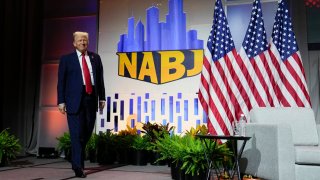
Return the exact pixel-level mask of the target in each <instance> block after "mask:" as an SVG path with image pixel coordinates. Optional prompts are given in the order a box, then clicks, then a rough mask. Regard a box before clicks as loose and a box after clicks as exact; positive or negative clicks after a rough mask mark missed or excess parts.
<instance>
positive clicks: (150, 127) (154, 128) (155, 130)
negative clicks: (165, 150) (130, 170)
mask: <svg viewBox="0 0 320 180" xmlns="http://www.w3.org/2000/svg"><path fill="white" fill-rule="evenodd" d="M173 128H174V127H173V126H171V127H170V126H169V123H167V124H166V125H159V124H156V123H150V122H147V123H145V124H143V126H142V129H143V131H141V132H142V133H145V135H146V136H147V137H148V138H149V139H150V142H151V143H150V146H149V147H148V151H149V156H150V163H151V164H152V165H164V164H166V161H157V159H159V156H160V155H159V153H158V152H157V150H156V149H155V146H154V143H155V142H156V140H157V139H159V138H161V137H163V136H164V135H167V134H170V131H171V130H173Z"/></svg>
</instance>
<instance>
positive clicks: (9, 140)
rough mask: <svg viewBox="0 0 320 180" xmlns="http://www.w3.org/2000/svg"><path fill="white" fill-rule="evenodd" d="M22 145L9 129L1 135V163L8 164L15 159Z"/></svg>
mask: <svg viewBox="0 0 320 180" xmlns="http://www.w3.org/2000/svg"><path fill="white" fill-rule="evenodd" d="M20 150H21V145H20V143H19V139H17V138H16V137H15V136H14V135H11V134H10V133H9V131H8V129H4V130H3V131H1V133H0V163H4V164H7V163H8V162H9V161H10V160H12V159H15V158H16V155H17V154H19V152H20Z"/></svg>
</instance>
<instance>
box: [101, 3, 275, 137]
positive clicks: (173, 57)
mask: <svg viewBox="0 0 320 180" xmlns="http://www.w3.org/2000/svg"><path fill="white" fill-rule="evenodd" d="M214 2H215V1H212V0H201V1H194V0H117V1H114V0H101V1H100V12H99V13H100V14H99V35H98V36H99V39H98V53H99V54H100V56H101V58H102V62H103V66H104V78H105V86H106V95H107V99H106V108H105V109H104V111H103V112H100V113H99V115H98V119H97V124H96V131H97V132H99V131H106V130H107V129H111V130H113V131H114V132H118V131H119V130H122V129H125V128H126V125H128V126H130V127H133V126H136V127H137V128H138V129H139V128H141V126H142V123H146V122H151V123H159V124H167V123H169V124H170V126H175V132H176V133H183V132H185V130H189V129H190V128H191V127H196V126H197V125H201V124H206V116H205V114H204V113H203V110H202V107H201V105H200V102H199V101H198V96H197V92H198V89H199V85H200V73H201V69H202V61H203V53H204V52H203V49H204V46H205V45H206V42H207V39H208V36H209V33H210V30H211V26H212V22H213V10H214ZM274 4H276V3H274ZM240 5H242V4H240ZM251 6H252V4H251V3H249V4H248V7H250V8H251ZM250 8H248V10H247V9H246V10H244V11H241V10H240V9H241V7H240V9H239V10H238V11H237V10H236V6H234V5H233V6H230V10H231V9H233V11H234V13H230V14H232V15H233V19H232V17H228V20H229V21H230V22H234V25H232V24H230V28H231V31H232V35H233V36H237V37H238V36H239V35H241V36H244V33H245V31H246V28H247V25H246V24H248V22H249V18H250ZM226 12H227V9H226ZM237 16H241V17H243V18H242V19H241V21H239V20H237V19H236V17H237ZM273 16H274V11H272V15H271V16H270V15H269V16H268V15H267V16H265V17H267V18H266V19H268V18H269V19H273ZM243 19H245V20H243ZM242 21H244V22H242ZM269 21H270V22H271V23H273V21H272V20H269ZM269 21H268V22H269ZM239 23H240V24H241V27H240V28H239ZM268 26H269V27H268ZM271 27H272V25H271V24H270V25H268V24H266V29H268V31H269V32H271ZM240 32H241V33H240ZM269 32H268V33H269ZM269 37H270V36H269ZM236 39H239V42H236V41H235V43H236V47H240V42H241V41H242V39H243V37H238V38H236Z"/></svg>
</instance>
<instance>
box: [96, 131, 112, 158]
mask: <svg viewBox="0 0 320 180" xmlns="http://www.w3.org/2000/svg"><path fill="white" fill-rule="evenodd" d="M115 137H116V135H115V134H113V133H112V132H111V131H110V130H108V131H106V132H104V133H103V132H100V133H99V134H98V136H97V161H98V163H99V164H113V163H114V162H115V160H116V149H115Z"/></svg>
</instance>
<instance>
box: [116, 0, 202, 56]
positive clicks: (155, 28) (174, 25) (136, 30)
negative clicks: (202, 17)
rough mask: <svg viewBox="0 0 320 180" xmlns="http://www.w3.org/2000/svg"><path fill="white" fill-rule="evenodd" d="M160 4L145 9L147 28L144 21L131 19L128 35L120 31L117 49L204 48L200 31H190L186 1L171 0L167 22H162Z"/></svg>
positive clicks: (134, 50) (136, 50)
mask: <svg viewBox="0 0 320 180" xmlns="http://www.w3.org/2000/svg"><path fill="white" fill-rule="evenodd" d="M159 13H160V11H159V8H158V7H155V6H151V7H149V8H148V9H146V27H145V25H144V24H143V22H142V21H141V20H139V21H138V22H137V24H136V26H134V25H135V18H134V17H129V18H128V31H127V34H121V35H120V40H119V42H118V48H117V51H118V52H138V51H159V50H184V49H203V40H200V39H198V37H197V33H198V32H197V30H188V31H187V27H186V20H187V18H186V17H187V16H186V13H185V12H184V11H183V0H169V1H168V14H166V16H165V22H160V18H159V16H160V14H159Z"/></svg>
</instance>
